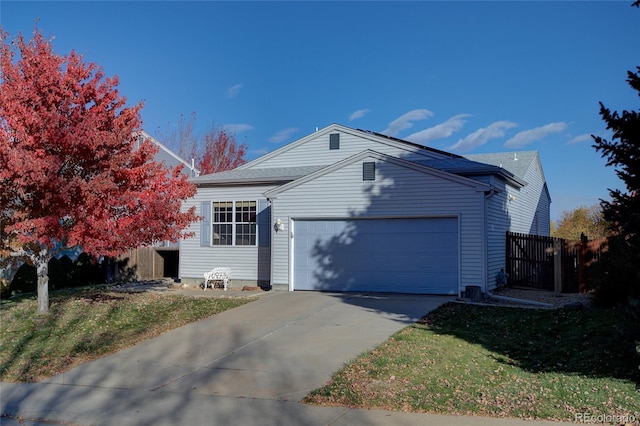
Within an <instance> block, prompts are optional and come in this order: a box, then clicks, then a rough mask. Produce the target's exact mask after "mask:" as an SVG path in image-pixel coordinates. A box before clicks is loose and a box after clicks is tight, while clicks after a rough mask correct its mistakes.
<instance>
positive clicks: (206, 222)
mask: <svg viewBox="0 0 640 426" xmlns="http://www.w3.org/2000/svg"><path fill="white" fill-rule="evenodd" d="M200 211H201V214H202V222H201V223H200V247H208V246H210V245H211V202H210V201H203V202H202V208H201V209H200Z"/></svg>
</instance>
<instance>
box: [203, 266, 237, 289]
mask: <svg viewBox="0 0 640 426" xmlns="http://www.w3.org/2000/svg"><path fill="white" fill-rule="evenodd" d="M216 281H222V284H223V286H224V290H225V291H227V288H228V287H229V281H231V268H213V269H212V270H211V271H209V272H205V273H204V289H205V290H206V289H207V287H208V286H209V282H211V288H212V289H213V288H215V283H216Z"/></svg>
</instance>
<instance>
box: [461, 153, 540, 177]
mask: <svg viewBox="0 0 640 426" xmlns="http://www.w3.org/2000/svg"><path fill="white" fill-rule="evenodd" d="M465 158H467V159H469V160H472V161H477V162H480V163H485V164H491V165H494V166H497V167H500V168H504V169H506V170H508V171H509V172H511V173H513V174H514V175H515V176H517V177H518V178H520V179H523V180H524V177H525V175H526V173H527V171H528V170H529V167H530V166H531V163H532V162H533V161H538V151H518V152H496V153H490V154H469V155H465ZM540 172H542V168H540Z"/></svg>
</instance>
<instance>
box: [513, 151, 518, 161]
mask: <svg viewBox="0 0 640 426" xmlns="http://www.w3.org/2000/svg"><path fill="white" fill-rule="evenodd" d="M513 161H518V153H517V152H514V153H513Z"/></svg>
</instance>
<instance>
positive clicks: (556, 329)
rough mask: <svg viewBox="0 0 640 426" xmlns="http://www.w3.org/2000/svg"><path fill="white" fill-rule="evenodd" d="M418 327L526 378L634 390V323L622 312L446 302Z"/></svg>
mask: <svg viewBox="0 0 640 426" xmlns="http://www.w3.org/2000/svg"><path fill="white" fill-rule="evenodd" d="M418 324H423V325H426V326H428V328H429V329H430V330H432V331H434V332H435V333H438V334H447V335H452V336H455V337H458V338H460V339H463V340H465V341H467V342H469V343H473V344H479V345H482V346H483V347H484V348H486V349H488V350H490V351H491V352H494V353H495V355H494V356H495V357H496V360H497V361H498V362H502V363H505V364H511V365H516V366H518V367H520V368H522V369H523V370H526V371H529V372H532V373H546V372H559V373H566V374H572V375H575V374H578V375H583V376H587V377H611V378H617V379H624V380H631V381H634V382H635V383H636V387H640V370H639V366H640V353H639V352H638V350H637V349H636V346H637V345H638V346H640V332H639V330H638V320H637V318H635V317H634V315H633V313H632V312H630V311H629V310H625V309H595V308H594V309H582V310H568V309H557V310H536V309H517V308H505V307H485V306H473V305H463V304H456V303H449V304H447V305H444V306H443V307H441V308H440V309H437V310H435V311H433V312H431V313H430V314H428V315H426V316H425V317H424V318H422V319H421V320H420V321H419V322H418Z"/></svg>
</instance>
